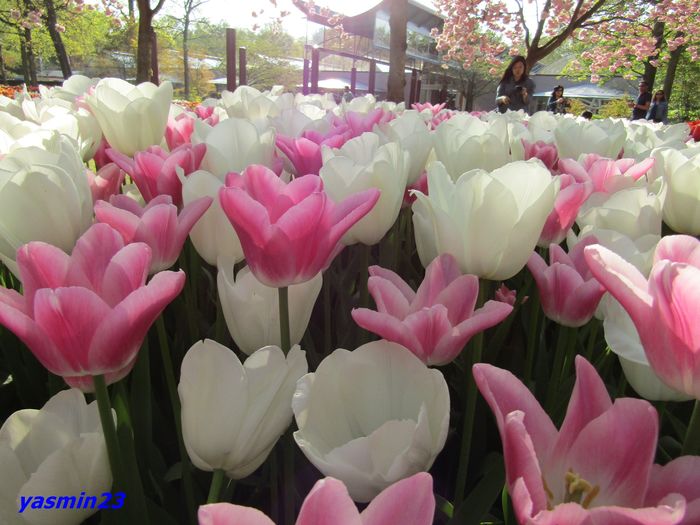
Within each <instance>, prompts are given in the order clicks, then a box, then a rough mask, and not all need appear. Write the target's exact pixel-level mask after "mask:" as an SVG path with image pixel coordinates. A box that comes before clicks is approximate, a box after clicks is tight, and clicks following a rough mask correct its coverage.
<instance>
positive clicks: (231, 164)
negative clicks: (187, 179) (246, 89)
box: [192, 118, 275, 181]
mask: <svg viewBox="0 0 700 525" xmlns="http://www.w3.org/2000/svg"><path fill="white" fill-rule="evenodd" d="M192 142H193V144H194V143H198V142H200V138H199V137H195V136H194V134H193V136H192ZM201 142H204V143H205V144H206V145H207V153H206V154H205V155H204V159H203V160H202V165H201V168H202V169H203V170H206V171H208V172H210V173H213V174H214V175H216V176H217V177H219V178H220V179H221V181H223V180H224V178H225V177H226V174H227V173H230V172H232V171H235V172H237V173H240V172H241V171H243V170H244V169H245V168H247V167H248V166H250V165H251V164H263V165H265V166H267V167H268V168H272V166H273V163H272V159H273V157H274V153H275V132H274V130H272V129H267V130H266V131H264V132H262V133H261V132H259V131H258V129H257V128H256V127H255V125H253V124H252V123H251V122H249V121H248V120H244V119H240V118H227V119H226V120H222V121H220V122H219V123H218V124H217V125H216V126H214V127H213V128H210V129H209V130H208V131H207V133H206V136H205V137H203V139H201Z"/></svg>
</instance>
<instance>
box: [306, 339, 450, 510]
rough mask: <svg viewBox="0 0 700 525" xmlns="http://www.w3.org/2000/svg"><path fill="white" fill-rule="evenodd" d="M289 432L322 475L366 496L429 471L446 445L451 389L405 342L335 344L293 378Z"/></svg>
mask: <svg viewBox="0 0 700 525" xmlns="http://www.w3.org/2000/svg"><path fill="white" fill-rule="evenodd" d="M293 409H294V417H295V418H296V422H297V425H298V426H299V430H298V431H297V432H295V433H294V439H295V440H296V442H297V445H299V447H300V448H301V450H302V452H303V453H304V454H305V455H306V457H307V458H308V459H309V461H311V463H313V464H314V465H315V466H316V468H318V469H319V470H320V471H321V472H322V473H323V474H324V475H325V476H332V477H334V478H337V479H339V480H341V481H342V482H343V483H344V484H345V486H346V487H347V488H348V492H349V493H350V496H351V497H352V498H353V499H354V500H355V501H358V502H366V501H369V500H371V499H372V498H373V497H375V496H376V495H377V494H379V492H381V491H382V490H383V489H385V488H386V487H388V486H389V485H391V484H392V483H394V482H396V481H399V480H401V479H403V478H406V477H408V476H411V475H413V474H416V473H417V472H421V471H426V470H428V469H429V468H430V467H431V465H432V464H433V461H435V458H436V457H437V455H438V454H439V453H440V451H441V450H442V447H443V446H444V445H445V439H446V438H447V430H448V427H449V419H450V396H449V392H448V388H447V383H446V382H445V378H444V377H443V376H442V373H441V372H440V371H439V370H435V369H431V368H427V367H426V366H425V365H424V364H423V363H422V362H421V361H420V360H419V359H418V358H417V357H416V356H414V355H413V354H412V353H411V352H410V351H408V350H407V349H406V348H404V347H403V346H400V345H398V344H396V343H390V342H388V341H384V340H382V341H375V342H372V343H368V344H366V345H363V346H361V347H359V348H358V349H356V350H355V351H353V352H349V351H348V350H343V349H338V350H336V351H334V352H333V353H332V354H331V355H329V356H328V357H326V358H325V359H324V360H323V361H322V362H321V364H320V365H319V367H318V369H317V370H316V372H315V373H311V374H307V375H305V376H304V377H302V378H301V379H300V380H299V382H298V383H297V389H296V392H295V393H294V402H293Z"/></svg>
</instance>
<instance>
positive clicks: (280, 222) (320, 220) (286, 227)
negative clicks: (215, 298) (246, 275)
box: [219, 165, 379, 287]
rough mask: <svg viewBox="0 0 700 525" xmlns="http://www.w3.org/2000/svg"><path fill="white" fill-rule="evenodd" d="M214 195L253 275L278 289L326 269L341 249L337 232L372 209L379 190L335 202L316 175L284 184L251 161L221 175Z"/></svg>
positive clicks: (357, 194) (343, 229)
mask: <svg viewBox="0 0 700 525" xmlns="http://www.w3.org/2000/svg"><path fill="white" fill-rule="evenodd" d="M219 199H220V201H221V207H222V208H223V210H224V213H226V216H227V217H228V218H229V220H230V221H231V224H232V225H233V227H234V228H235V230H236V233H237V234H238V237H239V239H240V241H241V246H242V247H243V252H244V254H245V258H246V261H247V263H248V266H250V269H251V271H252V272H253V274H254V275H255V277H257V279H258V280H259V281H260V282H262V283H263V284H266V285H267V286H272V287H281V286H289V285H290V284H297V283H302V282H305V281H308V280H309V279H311V278H312V277H314V276H315V275H316V274H317V273H318V272H320V271H322V270H325V269H326V268H327V267H328V265H329V264H330V263H331V261H332V260H333V258H334V257H335V256H336V255H337V254H338V253H339V252H340V251H341V250H342V249H343V245H342V244H341V242H340V240H341V238H342V236H343V235H344V234H345V233H346V232H347V231H348V230H349V229H350V227H351V226H353V225H354V224H355V223H356V222H357V221H359V220H360V219H361V218H362V217H364V216H365V215H366V214H367V213H368V212H369V211H370V210H371V209H372V207H373V206H374V205H375V204H376V202H377V200H378V199H379V191H378V190H376V189H371V190H367V191H363V192H361V193H356V194H354V195H352V196H350V197H348V198H347V199H345V200H344V201H342V202H340V203H338V204H335V203H333V201H332V200H331V199H330V198H329V197H328V196H327V195H326V193H324V192H323V182H322V181H321V179H320V177H316V176H313V175H312V176H309V175H304V176H302V177H298V178H296V179H294V180H293V181H292V182H290V183H289V184H285V183H284V182H283V181H282V180H280V178H279V177H277V176H276V175H275V174H274V173H273V172H272V171H271V170H269V169H268V168H266V167H265V166H260V165H252V166H249V167H248V168H246V170H245V171H244V172H243V173H242V174H241V175H238V174H237V173H230V174H229V175H228V176H227V177H226V187H224V188H222V189H221V190H220V192H219Z"/></svg>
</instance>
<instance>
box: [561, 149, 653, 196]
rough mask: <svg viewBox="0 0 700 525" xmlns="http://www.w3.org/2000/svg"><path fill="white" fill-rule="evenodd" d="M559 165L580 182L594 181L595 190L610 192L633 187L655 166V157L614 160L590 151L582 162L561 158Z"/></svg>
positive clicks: (564, 171) (597, 191)
mask: <svg viewBox="0 0 700 525" xmlns="http://www.w3.org/2000/svg"><path fill="white" fill-rule="evenodd" d="M558 166H559V170H560V171H561V172H562V173H568V174H569V175H573V176H574V178H575V179H576V180H577V181H578V182H586V181H590V182H592V183H593V192H595V193H608V194H610V193H615V192H617V191H620V190H623V189H625V188H629V187H631V186H632V185H633V184H634V183H635V182H636V181H637V179H639V178H640V177H642V176H644V175H645V174H646V173H647V172H648V171H649V170H650V169H651V168H652V167H653V166H654V159H652V158H649V159H645V160H643V161H642V162H640V163H638V164H637V163H636V161H635V160H634V159H618V160H612V159H608V158H605V157H601V156H599V155H596V154H595V153H589V154H588V155H585V156H584V157H583V158H582V159H581V160H580V162H576V161H575V160H573V159H560V160H559V164H558Z"/></svg>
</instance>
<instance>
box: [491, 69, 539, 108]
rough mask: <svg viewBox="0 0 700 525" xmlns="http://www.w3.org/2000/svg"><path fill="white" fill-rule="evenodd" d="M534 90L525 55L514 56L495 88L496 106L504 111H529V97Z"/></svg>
mask: <svg viewBox="0 0 700 525" xmlns="http://www.w3.org/2000/svg"><path fill="white" fill-rule="evenodd" d="M534 92H535V83H534V82H533V81H532V79H531V78H530V77H529V76H528V74H527V63H526V62H525V57H523V56H520V55H518V56H516V57H513V60H512V61H511V62H510V64H509V65H508V67H507V68H506V70H505V73H503V77H502V78H501V82H500V83H499V84H498V89H497V90H496V106H497V108H498V111H500V112H501V113H505V112H506V111H508V110H509V109H510V110H511V111H518V110H520V109H522V110H524V111H525V112H526V113H530V97H531V96H532V94H533V93H534Z"/></svg>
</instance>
